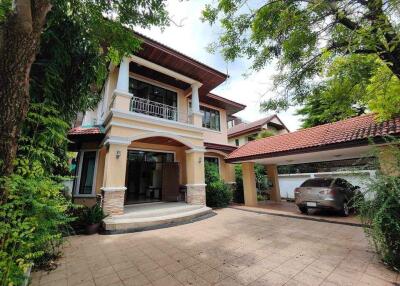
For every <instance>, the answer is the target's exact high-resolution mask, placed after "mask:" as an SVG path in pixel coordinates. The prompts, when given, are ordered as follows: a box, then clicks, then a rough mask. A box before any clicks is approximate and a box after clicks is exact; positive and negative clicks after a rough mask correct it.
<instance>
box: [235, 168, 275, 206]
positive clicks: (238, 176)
mask: <svg viewBox="0 0 400 286" xmlns="http://www.w3.org/2000/svg"><path fill="white" fill-rule="evenodd" d="M254 173H255V177H256V186H257V188H258V189H259V190H262V189H265V188H266V187H267V186H266V184H265V183H266V181H265V175H266V173H265V167H264V166H263V165H261V164H254ZM235 181H236V189H235V191H234V193H233V201H234V202H235V203H238V204H243V203H244V189H243V171H242V166H241V165H236V166H235Z"/></svg>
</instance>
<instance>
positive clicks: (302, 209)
mask: <svg viewBox="0 0 400 286" xmlns="http://www.w3.org/2000/svg"><path fill="white" fill-rule="evenodd" d="M299 210H300V212H301V213H302V214H308V209H307V207H299Z"/></svg>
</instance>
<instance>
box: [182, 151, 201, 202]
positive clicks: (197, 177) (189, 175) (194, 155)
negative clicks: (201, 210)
mask: <svg viewBox="0 0 400 286" xmlns="http://www.w3.org/2000/svg"><path fill="white" fill-rule="evenodd" d="M204 152H205V150H203V149H200V148H199V149H190V150H186V187H187V193H186V202H187V203H188V204H193V205H205V204H206V184H205V183H204V181H205V180H204Z"/></svg>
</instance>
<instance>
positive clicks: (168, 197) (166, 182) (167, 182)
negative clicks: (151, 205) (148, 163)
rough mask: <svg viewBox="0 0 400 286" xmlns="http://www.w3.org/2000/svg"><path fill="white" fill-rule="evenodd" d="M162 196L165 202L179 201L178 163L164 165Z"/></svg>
mask: <svg viewBox="0 0 400 286" xmlns="http://www.w3.org/2000/svg"><path fill="white" fill-rule="evenodd" d="M162 194H163V195H162V198H163V200H164V201H168V202H176V201H178V200H179V196H180V194H179V164H178V163H176V162H172V163H164V164H163V180H162Z"/></svg>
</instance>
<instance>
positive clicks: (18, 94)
mask: <svg viewBox="0 0 400 286" xmlns="http://www.w3.org/2000/svg"><path fill="white" fill-rule="evenodd" d="M52 9H55V10H59V11H62V12H63V13H64V14H65V15H68V17H69V18H70V20H71V21H72V22H73V23H76V24H78V25H79V26H81V27H83V29H82V30H81V32H84V33H85V35H86V36H87V37H88V38H87V39H85V40H88V41H89V42H90V43H91V45H93V46H95V47H97V49H98V51H99V52H100V57H101V59H102V62H103V64H104V65H103V71H105V69H106V66H105V63H106V62H107V61H109V60H114V61H115V62H117V61H118V59H119V58H120V57H121V56H123V55H125V54H128V53H133V52H134V51H136V50H137V49H138V48H139V45H140V42H139V40H138V39H136V38H135V37H134V35H133V33H132V32H131V31H130V30H129V29H127V27H135V26H141V27H149V26H151V25H159V26H164V25H166V24H168V15H167V12H166V10H165V1H164V0H152V1H142V0H118V1H106V0H100V1H90V0H84V1H68V0H14V1H12V0H6V1H2V2H1V5H0V121H1V122H2V124H1V125H0V162H1V163H0V175H9V174H11V173H12V171H13V161H14V158H15V156H16V152H17V146H18V144H17V138H18V136H19V134H20V131H21V127H22V125H21V124H22V123H23V122H24V120H25V117H26V114H27V112H28V108H29V103H30V94H29V82H30V75H29V73H30V70H31V67H32V63H33V62H34V60H35V57H36V54H37V52H38V51H39V47H40V40H41V36H42V32H43V29H45V28H46V27H48V26H47V25H46V17H47V15H48V13H49V11H50V10H52ZM97 83H98V82H97ZM83 84H86V83H83ZM67 92H68V91H67Z"/></svg>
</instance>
